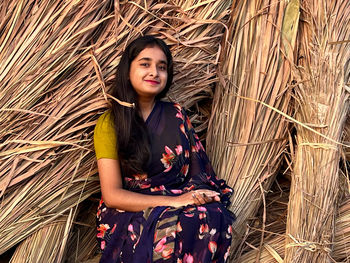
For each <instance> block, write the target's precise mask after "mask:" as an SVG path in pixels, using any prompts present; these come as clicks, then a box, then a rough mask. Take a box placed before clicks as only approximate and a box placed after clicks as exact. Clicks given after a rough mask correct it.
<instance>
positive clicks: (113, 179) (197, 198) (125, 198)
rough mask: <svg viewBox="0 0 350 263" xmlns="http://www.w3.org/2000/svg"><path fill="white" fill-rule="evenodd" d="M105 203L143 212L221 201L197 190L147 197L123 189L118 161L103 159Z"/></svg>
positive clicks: (102, 181)
mask: <svg viewBox="0 0 350 263" xmlns="http://www.w3.org/2000/svg"><path fill="white" fill-rule="evenodd" d="M97 166H98V172H99V177H100V184H101V191H102V196H103V201H104V202H105V204H106V206H108V207H112V208H118V209H122V210H125V211H130V212H138V211H142V210H144V209H146V208H148V207H155V206H173V207H180V206H186V205H191V204H196V205H200V204H204V203H209V202H212V201H219V200H220V199H218V198H219V197H218V193H216V192H214V191H210V190H204V189H203V190H196V191H193V192H188V193H185V194H182V195H180V196H163V195H145V194H139V193H135V192H132V191H128V190H125V189H123V188H122V176H121V172H120V164H119V161H118V160H114V159H105V158H101V159H99V160H98V161H97Z"/></svg>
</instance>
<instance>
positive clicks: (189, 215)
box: [185, 214, 194, 217]
mask: <svg viewBox="0 0 350 263" xmlns="http://www.w3.org/2000/svg"><path fill="white" fill-rule="evenodd" d="M185 216H187V217H193V216H194V214H185Z"/></svg>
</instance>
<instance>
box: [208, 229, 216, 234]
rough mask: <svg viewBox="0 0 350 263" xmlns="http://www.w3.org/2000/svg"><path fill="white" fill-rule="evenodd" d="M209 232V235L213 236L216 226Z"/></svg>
mask: <svg viewBox="0 0 350 263" xmlns="http://www.w3.org/2000/svg"><path fill="white" fill-rule="evenodd" d="M209 234H210V235H211V236H214V235H215V234H216V228H213V229H212V230H210V232H209Z"/></svg>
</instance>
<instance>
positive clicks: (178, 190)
mask: <svg viewBox="0 0 350 263" xmlns="http://www.w3.org/2000/svg"><path fill="white" fill-rule="evenodd" d="M170 192H172V193H173V194H182V190H180V189H172V190H170Z"/></svg>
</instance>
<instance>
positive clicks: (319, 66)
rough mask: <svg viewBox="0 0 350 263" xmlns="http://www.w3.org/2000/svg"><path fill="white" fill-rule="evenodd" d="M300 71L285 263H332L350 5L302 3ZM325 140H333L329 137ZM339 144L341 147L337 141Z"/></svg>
mask: <svg viewBox="0 0 350 263" xmlns="http://www.w3.org/2000/svg"><path fill="white" fill-rule="evenodd" d="M301 5H302V13H301V14H302V16H301V19H302V21H303V22H302V23H301V25H300V29H299V37H298V45H299V48H298V57H299V60H298V65H297V66H296V68H295V74H296V80H297V83H298V85H297V86H296V87H295V98H296V103H297V106H296V119H297V120H298V121H299V122H301V123H304V124H308V125H309V126H310V127H312V128H313V129H314V130H315V131H316V132H318V133H319V134H322V135H323V136H322V137H321V136H320V135H319V134H316V133H315V132H314V131H310V130H308V129H305V128H304V127H301V126H300V125H296V133H297V136H296V143H297V146H296V157H295V160H294V167H293V173H292V185H291V192H290V196H291V197H290V200H289V205H288V220H287V231H286V234H287V240H286V244H285V250H286V251H285V253H286V256H285V261H286V262H298V263H302V262H308V263H311V262H317V263H320V262H330V258H331V255H332V246H331V244H332V243H333V236H334V227H335V225H334V224H335V215H336V207H337V203H336V202H337V197H338V187H339V186H338V177H339V176H338V174H339V161H340V152H341V148H340V146H339V142H340V141H341V136H342V132H343V127H344V124H345V120H346V115H347V112H348V109H349V100H348V99H349V97H348V96H349V94H348V93H347V91H346V89H347V88H346V86H345V83H348V82H349V70H350V68H349V67H348V66H347V63H348V62H347V60H348V59H349V56H350V49H349V48H350V45H349V43H341V41H342V40H344V39H345V40H346V39H349V37H350V30H349V29H350V19H349V12H350V2H349V1H327V0H324V1H313V0H305V1H301ZM325 137H327V138H329V139H325ZM335 142H338V143H335Z"/></svg>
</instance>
